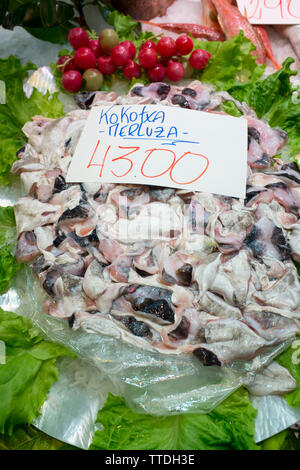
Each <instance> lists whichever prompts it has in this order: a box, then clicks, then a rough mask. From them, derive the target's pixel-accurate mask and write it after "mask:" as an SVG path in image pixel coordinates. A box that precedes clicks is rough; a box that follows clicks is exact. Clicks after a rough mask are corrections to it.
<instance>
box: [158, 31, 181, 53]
mask: <svg viewBox="0 0 300 470" xmlns="http://www.w3.org/2000/svg"><path fill="white" fill-rule="evenodd" d="M157 51H158V53H159V54H160V55H161V57H172V56H173V55H175V54H176V43H175V41H174V39H173V38H170V37H169V36H164V37H162V38H161V39H160V40H159V41H158V43H157Z"/></svg>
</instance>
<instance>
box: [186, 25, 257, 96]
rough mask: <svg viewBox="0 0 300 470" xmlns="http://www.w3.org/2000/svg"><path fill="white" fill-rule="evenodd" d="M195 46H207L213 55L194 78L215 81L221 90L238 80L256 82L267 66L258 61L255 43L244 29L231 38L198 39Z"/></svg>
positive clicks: (201, 47)
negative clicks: (245, 33)
mask: <svg viewBox="0 0 300 470" xmlns="http://www.w3.org/2000/svg"><path fill="white" fill-rule="evenodd" d="M194 49H205V50H207V51H208V52H210V54H211V59H210V61H209V62H208V65H207V67H206V68H205V69H204V70H203V71H199V70H195V71H194V73H193V78H196V79H198V80H201V81H202V82H204V83H211V84H212V85H215V87H216V88H217V89H218V90H223V91H226V90H228V89H229V88H231V87H232V86H234V85H236V83H240V84H243V83H247V84H252V83H256V82H257V80H258V79H259V78H260V77H261V76H262V75H263V73H264V70H265V67H264V66H259V65H257V64H256V62H255V57H253V56H252V55H251V52H252V51H253V50H254V46H253V44H252V43H251V41H249V39H247V38H245V36H244V35H243V33H242V32H241V33H240V34H239V35H238V36H235V37H233V38H232V39H230V41H224V42H218V41H199V40H194Z"/></svg>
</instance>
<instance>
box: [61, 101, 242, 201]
mask: <svg viewBox="0 0 300 470" xmlns="http://www.w3.org/2000/svg"><path fill="white" fill-rule="evenodd" d="M247 141H248V140H247V121H246V119H244V118H236V117H232V116H228V115H222V114H214V113H207V112H202V111H196V110H190V109H182V108H175V107H169V106H157V105H132V106H131V105H112V106H95V107H93V108H92V110H91V111H90V114H89V117H88V120H87V123H86V126H85V128H84V129H83V132H82V134H81V137H80V139H79V142H78V145H77V147H76V150H75V153H74V155H73V158H72V162H71V165H70V167H69V171H68V174H67V179H66V180H67V182H73V183H78V182H98V181H99V182H100V183H104V182H106V183H119V184H128V183H130V184H143V185H155V186H165V187H172V188H180V189H190V190H191V191H205V192H210V193H215V194H222V195H224V196H231V197H237V198H244V197H245V194H246V175H247Z"/></svg>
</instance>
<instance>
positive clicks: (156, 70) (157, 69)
mask: <svg viewBox="0 0 300 470" xmlns="http://www.w3.org/2000/svg"><path fill="white" fill-rule="evenodd" d="M147 75H148V77H149V79H150V80H151V82H162V81H163V79H164V77H165V67H164V66H163V65H162V64H156V65H154V67H153V68H152V69H148V70H147Z"/></svg>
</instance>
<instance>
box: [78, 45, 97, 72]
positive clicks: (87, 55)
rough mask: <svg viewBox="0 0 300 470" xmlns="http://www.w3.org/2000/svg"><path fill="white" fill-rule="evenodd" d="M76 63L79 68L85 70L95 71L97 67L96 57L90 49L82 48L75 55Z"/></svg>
mask: <svg viewBox="0 0 300 470" xmlns="http://www.w3.org/2000/svg"><path fill="white" fill-rule="evenodd" d="M74 61H75V64H76V65H77V67H79V68H80V69H83V70H87V69H94V68H95V67H96V57H95V54H94V53H93V51H92V50H91V49H90V48H89V47H81V48H80V49H77V51H76V52H75V54H74Z"/></svg>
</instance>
